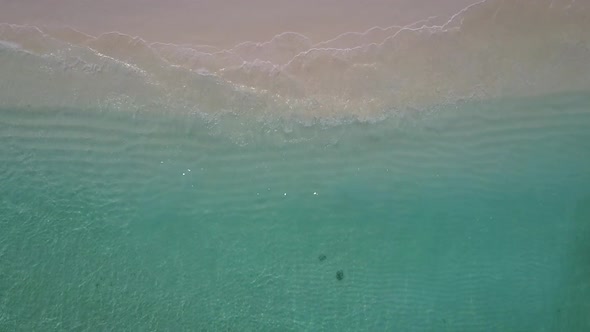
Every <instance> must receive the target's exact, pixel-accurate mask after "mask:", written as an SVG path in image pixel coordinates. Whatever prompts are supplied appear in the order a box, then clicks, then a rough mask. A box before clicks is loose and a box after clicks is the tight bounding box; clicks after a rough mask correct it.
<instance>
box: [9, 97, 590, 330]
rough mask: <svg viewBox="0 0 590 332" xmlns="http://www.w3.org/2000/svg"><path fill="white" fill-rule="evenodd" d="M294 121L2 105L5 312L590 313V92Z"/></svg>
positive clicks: (491, 322) (95, 325)
mask: <svg viewBox="0 0 590 332" xmlns="http://www.w3.org/2000/svg"><path fill="white" fill-rule="evenodd" d="M287 127H288V129H286V130H285V129H284V127H283V126H278V125H276V126H274V127H273V126H272V125H263V124H261V123H249V124H245V125H244V126H241V127H239V128H238V129H236V131H234V132H233V133H231V135H230V134H228V133H227V132H224V130H223V129H219V128H216V127H215V126H212V125H210V124H207V123H205V122H203V120H202V119H200V118H198V117H195V116H188V115H171V114H162V115H155V114H142V113H137V112H135V113H134V112H126V111H125V110H118V111H109V110H100V111H93V110H76V109H69V110H63V109H25V108H23V109H1V110H0V142H1V144H0V181H1V182H0V331H156V330H157V331H590V315H588V313H590V95H588V94H584V93H579V94H567V95H565V94H564V95H555V96H542V97H534V98H526V99H512V100H495V101H489V102H485V103H483V102H482V103H465V104H460V105H455V106H448V107H444V108H439V109H437V110H436V111H433V112H427V113H416V114H405V115H404V116H399V117H394V118H390V119H388V120H384V121H381V122H376V123H350V124H342V125H338V126H319V125H316V126H298V125H295V124H291V125H288V126H287ZM236 137H238V138H236ZM320 255H325V257H326V258H325V260H320V259H319V257H320ZM340 270H341V271H342V272H343V276H344V277H343V278H342V280H338V279H337V277H336V275H337V271H340Z"/></svg>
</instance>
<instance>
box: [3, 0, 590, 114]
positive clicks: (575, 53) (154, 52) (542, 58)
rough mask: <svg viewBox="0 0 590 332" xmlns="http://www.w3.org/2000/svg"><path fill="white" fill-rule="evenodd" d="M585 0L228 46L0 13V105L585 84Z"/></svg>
mask: <svg viewBox="0 0 590 332" xmlns="http://www.w3.org/2000/svg"><path fill="white" fill-rule="evenodd" d="M589 7H590V6H589V5H588V3H586V2H581V1H549V0H544V1H533V0H528V1H520V2H516V3H513V2H506V1H502V0H486V1H482V2H479V3H476V4H473V5H471V6H469V7H467V8H464V9H463V10H461V11H460V12H458V13H457V14H455V15H453V16H452V17H450V18H447V19H444V18H440V17H437V18H429V19H426V20H422V21H418V22H416V23H414V24H411V25H408V26H405V27H400V26H391V27H385V28H381V27H374V28H371V29H369V30H367V31H364V32H345V33H343V34H341V35H339V36H336V37H335V38H332V39H330V40H326V41H324V42H320V43H313V42H312V41H311V40H310V39H309V38H308V37H306V36H304V35H302V34H299V33H296V32H286V33H282V34H279V35H277V36H275V37H274V38H272V39H271V40H269V41H267V42H262V43H255V42H249V41H247V42H243V43H240V44H238V45H236V46H235V47H233V48H229V49H225V50H222V49H218V48H216V47H213V46H209V45H202V46H199V45H174V44H165V43H149V42H146V41H145V40H143V39H141V38H140V37H133V36H129V35H126V34H122V33H118V32H112V33H106V34H102V35H99V36H90V35H87V34H84V33H81V32H78V31H76V30H74V29H71V28H46V27H33V26H20V25H10V24H0V42H1V44H0V77H2V80H0V82H1V83H0V106H2V107H14V106H23V105H29V106H31V107H64V106H67V107H77V108H96V107H113V106H117V107H120V108H122V109H123V108H125V107H124V106H127V107H130V106H133V107H132V109H137V108H141V109H154V110H160V111H162V110H165V111H170V112H199V113H201V114H209V115H216V114H220V113H227V112H230V113H233V114H252V115H255V116H256V117H261V116H262V117H266V118H268V117H271V118H272V117H285V118H298V119H304V120H318V119H319V120H322V121H326V120H327V121H328V122H329V121H336V122H338V121H339V119H351V118H355V119H360V120H374V119H378V118H381V117H383V116H384V115H387V114H390V113H391V112H395V111H396V110H403V109H410V108H412V107H424V106H428V105H436V104H441V103H449V102H451V103H452V102H456V101H458V100H464V99H485V98H493V97H506V96H523V95H536V94H545V93H553V92H562V91H572V90H576V91H580V90H582V91H585V90H589V89H590V34H588V31H590V8H589Z"/></svg>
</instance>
